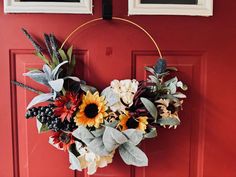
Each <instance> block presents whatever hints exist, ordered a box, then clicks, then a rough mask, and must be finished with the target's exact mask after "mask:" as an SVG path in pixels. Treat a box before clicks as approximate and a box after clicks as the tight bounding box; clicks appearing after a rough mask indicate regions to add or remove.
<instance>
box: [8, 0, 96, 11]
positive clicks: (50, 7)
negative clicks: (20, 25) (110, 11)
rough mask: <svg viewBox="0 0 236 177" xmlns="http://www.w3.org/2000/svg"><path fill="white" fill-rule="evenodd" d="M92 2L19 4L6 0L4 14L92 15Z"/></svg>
mask: <svg viewBox="0 0 236 177" xmlns="http://www.w3.org/2000/svg"><path fill="white" fill-rule="evenodd" d="M92 7H93V6H92V0H81V1H80V2H19V0H4V13H63V14H92Z"/></svg>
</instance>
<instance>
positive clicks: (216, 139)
mask: <svg viewBox="0 0 236 177" xmlns="http://www.w3.org/2000/svg"><path fill="white" fill-rule="evenodd" d="M100 4H101V0H96V1H95V2H94V15H55V14H54V15H52V14H51V15H49V14H7V15H6V14H3V12H2V11H3V10H2V9H3V3H2V1H1V2H0V8H1V11H0V39H1V40H0V42H1V43H0V54H1V65H0V83H1V84H0V85H1V90H0V98H1V102H0V118H1V122H0V140H1V148H0V177H49V176H50V177H74V176H76V177H82V176H86V175H85V174H84V173H80V172H76V173H74V172H73V171H71V170H69V169H68V165H69V162H68V155H67V154H66V153H64V152H61V151H58V150H56V149H55V148H53V147H52V146H51V145H49V144H48V143H47V141H48V134H43V135H38V134H37V131H36V127H35V122H34V120H29V121H26V120H25V119H24V109H25V106H26V104H27V102H29V100H30V98H32V97H33V94H31V93H29V92H27V91H25V90H23V89H21V88H17V89H14V87H13V88H11V87H10V80H11V79H17V80H19V81H22V82H26V83H28V84H31V85H33V86H35V87H37V85H36V84H35V83H33V82H32V81H30V80H28V79H27V80H26V79H25V78H24V77H23V76H22V72H24V71H25V68H26V67H28V66H40V62H39V60H37V59H36V58H35V57H34V56H33V55H32V50H31V49H32V46H31V45H30V43H29V42H28V41H27V40H26V38H25V37H24V36H23V34H22V33H21V32H20V28H21V27H25V28H27V29H28V30H29V31H30V32H31V33H33V34H34V35H35V36H38V37H39V36H42V33H43V32H48V33H49V32H53V33H54V34H55V35H56V36H58V37H59V39H61V40H63V38H65V37H66V35H67V34H68V33H69V32H70V31H72V30H73V29H74V28H75V27H77V26H78V25H80V24H82V23H83V22H85V21H87V20H89V19H93V18H96V17H100V16H101V5H100ZM235 9H236V3H235V1H233V0H228V1H227V2H226V1H220V0H215V1H214V16H213V17H209V18H206V17H181V16H131V17H127V16H126V14H127V1H125V0H121V1H114V15H115V16H119V17H124V18H128V19H131V20H133V21H135V22H137V23H138V24H140V25H142V26H143V27H145V28H146V29H147V30H148V31H149V32H150V33H151V34H152V35H153V36H154V38H155V39H156V40H157V42H158V44H159V45H160V47H161V49H162V50H163V51H164V56H165V57H166V58H167V60H168V62H169V64H170V65H173V66H177V67H178V68H179V70H180V72H179V73H178V76H179V77H180V78H181V80H183V81H185V82H186V83H187V84H188V85H189V91H188V92H187V95H188V100H187V101H186V102H185V104H184V108H185V109H184V111H183V112H182V113H181V117H182V120H183V121H182V124H181V126H179V128H178V129H177V130H170V131H169V130H166V129H161V130H159V136H158V138H156V139H152V140H147V141H145V142H144V143H143V144H142V148H143V150H144V151H145V152H146V153H147V155H148V157H149V160H150V161H149V166H148V167H147V168H133V167H129V166H126V165H125V164H124V163H123V162H122V161H121V159H120V158H119V156H118V155H117V156H116V157H115V159H114V163H113V164H112V165H110V166H109V167H108V168H104V169H101V170H98V172H97V173H96V174H95V175H94V176H97V177H103V176H111V177H113V176H116V177H130V176H131V177H235V176H236V169H235V166H236V162H235V158H236V150H235V146H236V140H235V139H236V138H235V134H236V129H235V124H236V120H235V113H234V110H235V109H236V104H235V98H236V96H235V93H234V92H235V88H236V79H235V75H236V70H235V65H236V60H235V58H236V53H235V46H236V23H235V22H234V18H236V14H235ZM71 43H73V44H74V46H75V48H77V49H80V50H81V51H79V52H78V61H79V62H78V63H79V64H78V70H77V71H78V74H79V75H80V76H81V77H83V78H84V79H86V80H87V81H88V82H89V83H91V84H94V85H96V86H98V88H99V89H102V88H104V87H105V86H106V85H108V84H109V82H110V81H111V80H112V79H115V78H117V79H123V78H131V77H133V78H137V79H142V78H144V77H145V73H144V71H143V67H144V66H145V65H151V64H153V63H154V62H155V59H156V52H155V51H154V46H153V44H152V43H151V42H150V41H149V39H148V38H147V37H146V36H145V35H144V34H143V33H142V32H141V31H140V30H138V29H136V28H135V27H133V26H130V25H127V24H125V23H120V22H116V21H114V22H98V23H96V24H93V25H91V26H90V27H89V28H87V29H86V30H82V31H81V32H80V33H79V34H78V35H76V36H75V38H74V39H73V40H72V41H71Z"/></svg>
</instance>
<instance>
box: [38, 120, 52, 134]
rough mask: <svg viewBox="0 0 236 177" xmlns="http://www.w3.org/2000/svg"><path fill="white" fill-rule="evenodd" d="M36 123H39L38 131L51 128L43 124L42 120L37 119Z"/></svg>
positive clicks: (41, 131)
mask: <svg viewBox="0 0 236 177" xmlns="http://www.w3.org/2000/svg"><path fill="white" fill-rule="evenodd" d="M36 124H37V129H38V133H43V132H47V131H49V130H50V129H49V128H48V127H47V125H45V124H42V123H41V122H39V120H38V119H36Z"/></svg>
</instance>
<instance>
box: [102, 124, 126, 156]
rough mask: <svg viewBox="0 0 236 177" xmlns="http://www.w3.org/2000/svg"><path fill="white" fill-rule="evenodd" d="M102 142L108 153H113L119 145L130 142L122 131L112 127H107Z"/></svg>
mask: <svg viewBox="0 0 236 177" xmlns="http://www.w3.org/2000/svg"><path fill="white" fill-rule="evenodd" d="M102 141H103V143H104V146H105V148H106V150H107V151H108V152H112V151H113V150H114V149H116V148H117V147H118V146H119V145H121V144H123V143H125V142H127V141H128V139H127V138H126V136H124V135H123V134H122V133H121V132H120V131H118V130H116V129H115V128H112V127H105V131H104V134H103V138H102Z"/></svg>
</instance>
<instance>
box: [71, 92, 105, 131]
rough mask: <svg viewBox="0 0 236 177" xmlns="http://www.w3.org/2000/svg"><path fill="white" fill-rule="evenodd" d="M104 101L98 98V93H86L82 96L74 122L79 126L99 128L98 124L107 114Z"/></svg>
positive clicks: (102, 98)
mask: <svg viewBox="0 0 236 177" xmlns="http://www.w3.org/2000/svg"><path fill="white" fill-rule="evenodd" d="M106 110H107V107H106V101H105V98H104V97H102V96H101V97H100V96H99V94H98V92H96V93H94V94H91V93H90V92H87V94H86V95H84V96H83V99H82V104H81V105H80V106H79V111H78V112H77V114H76V116H75V122H76V124H77V125H78V126H79V125H84V126H89V127H93V126H94V127H96V128H99V126H100V124H101V123H103V120H104V118H105V117H106V116H108V114H107V113H106Z"/></svg>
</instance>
